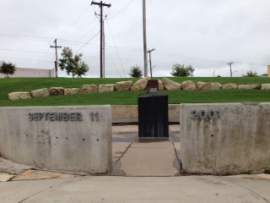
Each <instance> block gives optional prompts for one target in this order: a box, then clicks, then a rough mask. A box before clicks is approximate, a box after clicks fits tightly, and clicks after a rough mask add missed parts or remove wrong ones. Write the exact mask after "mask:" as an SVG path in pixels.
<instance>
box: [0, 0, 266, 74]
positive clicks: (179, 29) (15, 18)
mask: <svg viewBox="0 0 270 203" xmlns="http://www.w3.org/2000/svg"><path fill="white" fill-rule="evenodd" d="M103 2H105V3H111V5H112V6H111V7H110V8H106V7H104V13H105V15H106V20H105V36H106V66H105V69H106V71H105V72H106V73H105V75H106V77H118V78H119V77H128V73H129V71H130V67H132V66H135V65H138V66H140V67H141V69H143V64H144V62H143V30H142V0H107V1H103ZM146 4H147V5H146V6H147V11H146V12H147V46H148V49H152V48H155V49H156V50H155V51H153V52H152V65H153V66H154V67H153V76H154V77H155V76H159V77H160V76H170V72H171V69H172V66H173V64H176V63H179V64H184V65H192V66H193V67H194V68H195V72H194V76H195V77H205V76H208V77H212V76H217V75H220V76H222V77H228V76H229V75H230V72H229V65H227V63H228V62H234V64H233V66H232V68H233V76H235V77H237V76H242V74H245V73H246V72H247V71H249V70H252V71H256V72H257V73H258V74H263V73H266V72H267V64H270V25H269V19H270V1H269V0H193V1H190V0H177V1H176V0H166V1H161V0H146ZM99 11H100V9H99V7H98V6H95V5H92V6H91V1H90V0H79V1H75V0H47V1H41V0H1V1H0V19H1V21H0V22H1V23H0V61H1V60H5V61H7V62H8V61H10V62H12V63H15V64H16V66H17V67H25V68H46V69H50V68H53V67H54V63H53V61H54V60H55V55H54V49H52V48H50V45H54V39H55V38H57V39H58V42H59V45H60V46H62V47H70V48H71V49H72V50H73V51H74V53H82V54H83V60H84V61H85V62H86V63H87V64H88V65H89V67H90V70H89V72H88V73H87V76H86V77H99V42H100V38H99V31H100V25H99V19H98V18H97V17H96V16H95V12H96V13H97V14H99ZM59 57H60V58H61V50H59ZM60 76H61V77H66V74H65V72H63V71H61V72H60Z"/></svg>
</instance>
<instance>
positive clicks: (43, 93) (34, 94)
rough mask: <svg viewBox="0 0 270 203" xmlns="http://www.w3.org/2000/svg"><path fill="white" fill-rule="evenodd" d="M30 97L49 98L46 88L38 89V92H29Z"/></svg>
mask: <svg viewBox="0 0 270 203" xmlns="http://www.w3.org/2000/svg"><path fill="white" fill-rule="evenodd" d="M31 95H32V97H33V98H39V97H49V96H50V93H49V90H48V89H47V88H43V89H39V90H33V91H32V92H31Z"/></svg>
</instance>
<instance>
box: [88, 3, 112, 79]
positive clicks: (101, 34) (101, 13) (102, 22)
mask: <svg viewBox="0 0 270 203" xmlns="http://www.w3.org/2000/svg"><path fill="white" fill-rule="evenodd" d="M91 5H98V6H99V7H100V78H103V43H104V42H103V36H104V29H103V28H104V27H103V24H104V21H103V7H104V6H106V7H111V4H106V3H103V2H102V1H101V2H99V3H98V2H94V1H92V3H91ZM104 71H105V70H104Z"/></svg>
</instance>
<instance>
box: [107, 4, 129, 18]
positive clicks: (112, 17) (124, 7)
mask: <svg viewBox="0 0 270 203" xmlns="http://www.w3.org/2000/svg"><path fill="white" fill-rule="evenodd" d="M132 2H133V0H131V1H130V2H129V3H128V4H127V5H126V6H125V7H124V8H123V9H122V10H120V11H119V12H118V13H117V14H115V15H113V16H112V17H110V18H109V19H112V18H114V17H115V16H117V15H119V14H120V13H122V12H123V11H124V10H125V9H126V8H127V7H128V6H129V5H130V4H131V3H132Z"/></svg>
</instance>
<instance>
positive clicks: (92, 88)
mask: <svg viewBox="0 0 270 203" xmlns="http://www.w3.org/2000/svg"><path fill="white" fill-rule="evenodd" d="M90 93H97V86H96V85H94V84H92V85H83V86H82V88H81V90H80V94H90Z"/></svg>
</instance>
